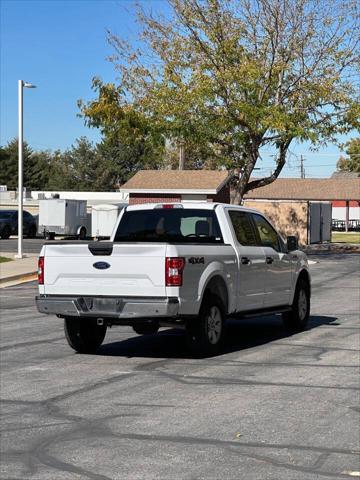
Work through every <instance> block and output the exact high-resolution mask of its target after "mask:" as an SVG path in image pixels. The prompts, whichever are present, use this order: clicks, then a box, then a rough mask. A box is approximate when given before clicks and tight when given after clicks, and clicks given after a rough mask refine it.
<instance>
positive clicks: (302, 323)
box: [282, 280, 310, 332]
mask: <svg viewBox="0 0 360 480" xmlns="http://www.w3.org/2000/svg"><path fill="white" fill-rule="evenodd" d="M309 316H310V287H309V284H308V283H307V282H306V281H305V280H299V281H298V283H297V285H296V290H295V295H294V301H293V304H292V306H291V310H290V311H289V312H285V313H283V315H282V317H283V322H284V325H285V327H286V328H287V329H289V330H292V331H294V332H300V331H301V330H305V328H306V326H307V323H308V320H309Z"/></svg>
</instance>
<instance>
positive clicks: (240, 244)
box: [228, 209, 267, 312]
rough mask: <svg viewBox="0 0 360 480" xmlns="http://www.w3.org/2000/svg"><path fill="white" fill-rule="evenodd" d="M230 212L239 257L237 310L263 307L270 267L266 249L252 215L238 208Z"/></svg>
mask: <svg viewBox="0 0 360 480" xmlns="http://www.w3.org/2000/svg"><path fill="white" fill-rule="evenodd" d="M228 212H229V217H230V221H231V224H232V226H233V230H234V235H235V239H234V240H235V249H236V253H237V257H238V282H237V301H236V306H237V308H236V309H237V311H238V312H243V311H248V310H257V309H261V308H263V306H264V292H265V276H266V270H267V266H266V263H265V253H264V249H263V248H262V246H260V245H259V244H258V240H257V236H256V232H255V229H254V226H253V223H252V221H251V218H250V214H249V213H248V212H244V211H242V210H235V209H234V210H230V209H229V210H228Z"/></svg>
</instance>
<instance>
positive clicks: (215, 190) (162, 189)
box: [121, 175, 231, 195]
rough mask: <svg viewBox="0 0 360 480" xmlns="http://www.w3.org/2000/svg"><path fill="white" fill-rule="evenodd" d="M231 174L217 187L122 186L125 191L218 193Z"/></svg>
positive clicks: (183, 193) (188, 193) (185, 193)
mask: <svg viewBox="0 0 360 480" xmlns="http://www.w3.org/2000/svg"><path fill="white" fill-rule="evenodd" d="M230 179H231V175H228V176H227V177H226V178H224V180H223V181H222V182H221V183H220V185H218V186H217V187H216V188H207V189H205V188H181V189H180V188H126V187H125V188H121V191H122V192H124V193H161V194H167V193H173V194H176V195H194V194H199V195H216V194H217V193H219V192H220V190H221V189H222V188H224V186H225V185H226V184H227V183H228V182H229V181H230Z"/></svg>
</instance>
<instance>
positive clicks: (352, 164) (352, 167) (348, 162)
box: [336, 138, 360, 174]
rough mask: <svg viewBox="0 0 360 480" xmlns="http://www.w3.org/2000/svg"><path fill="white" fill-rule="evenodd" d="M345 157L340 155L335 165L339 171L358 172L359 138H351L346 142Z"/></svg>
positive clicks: (359, 158)
mask: <svg viewBox="0 0 360 480" xmlns="http://www.w3.org/2000/svg"><path fill="white" fill-rule="evenodd" d="M346 147H347V148H346V150H345V151H346V153H347V155H348V157H347V158H345V157H340V158H339V160H338V162H337V164H336V167H337V169H338V170H340V171H345V172H356V173H359V174H360V138H353V139H351V140H350V141H349V142H347V144H346Z"/></svg>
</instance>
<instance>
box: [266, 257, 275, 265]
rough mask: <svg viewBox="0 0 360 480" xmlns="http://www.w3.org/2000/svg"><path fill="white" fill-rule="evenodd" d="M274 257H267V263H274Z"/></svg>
mask: <svg viewBox="0 0 360 480" xmlns="http://www.w3.org/2000/svg"><path fill="white" fill-rule="evenodd" d="M273 261H274V258H273V257H266V263H269V264H270V263H273Z"/></svg>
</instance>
